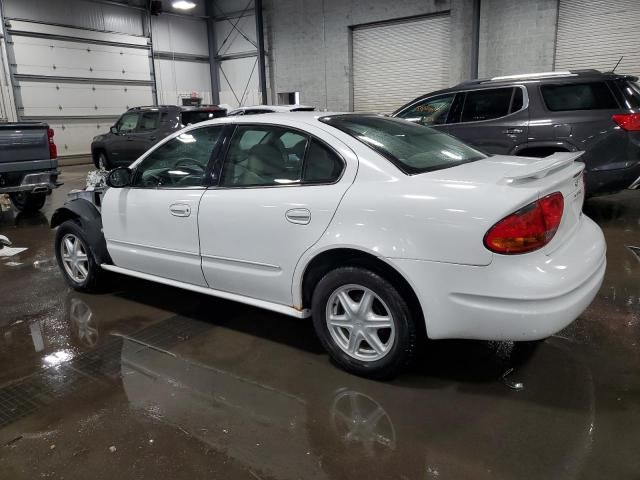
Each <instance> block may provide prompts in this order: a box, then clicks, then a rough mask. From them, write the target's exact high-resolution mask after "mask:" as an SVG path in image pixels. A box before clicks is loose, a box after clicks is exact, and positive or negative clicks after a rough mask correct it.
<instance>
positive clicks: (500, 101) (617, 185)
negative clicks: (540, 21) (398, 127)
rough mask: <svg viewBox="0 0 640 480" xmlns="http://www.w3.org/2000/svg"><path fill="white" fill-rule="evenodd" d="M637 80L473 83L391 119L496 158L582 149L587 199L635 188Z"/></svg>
mask: <svg viewBox="0 0 640 480" xmlns="http://www.w3.org/2000/svg"><path fill="white" fill-rule="evenodd" d="M637 80H638V79H637V77H633V76H629V75H619V74H614V73H601V72H599V71H597V70H581V71H571V72H548V73H539V74H530V75H512V76H505V77H496V78H492V79H488V80H472V81H469V82H464V83H461V84H459V85H456V86H455V87H453V88H449V89H446V90H440V91H437V92H433V93H429V94H427V95H424V96H422V97H419V98H417V99H415V100H413V101H412V102H410V103H408V104H407V105H405V106H403V107H401V108H400V109H398V110H397V111H396V112H394V113H393V116H395V117H400V118H404V119H406V120H409V121H412V122H416V123H420V124H422V125H427V126H430V127H434V128H437V129H438V130H442V131H445V132H447V133H450V134H451V135H455V136H456V137H459V138H461V139H462V140H464V141H465V142H467V143H470V144H472V145H475V146H476V147H478V148H479V149H481V150H484V151H485V152H487V153H489V154H491V153H495V154H498V153H499V154H512V155H522V156H532V157H544V156H547V155H550V154H552V153H553V152H564V151H578V150H584V151H585V153H584V155H582V157H580V161H582V162H584V163H585V164H586V174H585V181H586V189H587V194H588V195H596V194H602V193H613V192H617V191H619V190H622V189H625V188H638V185H639V183H640V113H638V112H640V86H639V85H638V84H637V83H636V82H637Z"/></svg>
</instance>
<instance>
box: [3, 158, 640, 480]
mask: <svg viewBox="0 0 640 480" xmlns="http://www.w3.org/2000/svg"><path fill="white" fill-rule="evenodd" d="M87 168H88V167H86V166H73V167H67V168H65V169H63V175H62V180H63V181H64V182H65V186H64V187H62V188H61V189H59V190H57V191H56V192H54V194H53V195H52V197H51V198H50V199H49V201H48V203H47V205H46V208H45V209H44V210H43V212H42V214H38V215H33V216H24V215H17V214H16V213H15V212H14V211H13V210H11V209H9V210H6V209H5V210H3V211H0V233H1V234H5V235H8V236H9V237H10V238H11V239H12V240H13V242H14V245H15V246H18V247H28V250H27V251H26V252H24V253H23V254H20V255H18V256H16V257H12V258H11V259H9V260H7V259H2V260H0V478H7V479H9V478H11V479H22V478H25V479H26V478H29V479H33V478H40V477H46V478H55V479H62V478H67V479H69V478H93V479H102V478H104V479H113V478H122V479H129V478H156V479H164V478H170V479H195V478H198V479H200V478H208V479H213V478H221V479H330V478H370V479H378V478H379V479H392V478H394V479H430V478H438V479H456V480H457V479H467V478H473V479H484V478H492V479H495V478H497V479H514V478H518V479H576V478H580V479H603V478H611V479H614V478H615V479H618V480H620V479H637V478H639V477H640V455H638V446H639V445H640V257H638V256H636V255H635V254H634V253H633V252H632V251H631V250H630V249H628V248H627V246H628V245H640V192H630V191H627V192H623V193H621V194H618V195H615V196H610V197H602V198H597V199H593V200H591V201H589V202H588V204H587V205H586V207H585V211H586V212H587V214H588V215H590V216H591V217H592V218H594V219H595V220H596V221H597V222H598V223H599V224H600V225H601V227H602V228H603V229H604V231H605V235H606V237H607V242H608V247H609V250H608V255H607V256H608V262H609V266H608V271H607V276H606V278H605V281H604V285H603V287H602V289H601V291H600V293H599V295H598V297H597V299H596V300H595V302H594V303H593V304H592V306H591V307H590V308H589V309H588V310H587V311H586V312H585V313H584V314H583V315H582V316H581V318H580V319H578V320H577V321H576V322H575V323H574V324H573V325H571V326H570V327H569V328H567V329H566V330H565V331H563V332H561V333H560V334H558V335H556V336H554V337H553V338H550V339H548V340H546V341H545V342H544V343H542V344H540V345H539V346H538V348H536V349H525V348H520V347H514V346H513V345H512V344H508V343H496V342H469V341H446V342H431V344H430V345H429V347H430V348H429V350H428V351H427V352H426V353H425V354H424V355H423V357H422V358H421V360H420V362H419V365H418V366H416V368H415V369H414V370H413V371H412V372H410V373H408V374H406V375H404V376H402V377H401V378H399V379H397V380H396V381H394V382H391V383H379V382H373V381H368V380H364V379H360V378H357V377H353V376H350V375H348V374H346V373H344V372H342V371H340V370H338V369H337V368H335V367H334V366H332V365H331V364H330V362H329V361H328V359H327V356H326V355H325V354H324V353H323V352H322V351H321V349H320V347H319V344H318V343H317V341H316V339H315V337H314V334H313V330H312V327H311V325H310V323H309V322H308V321H301V320H295V319H291V318H288V317H283V316H279V315H276V314H273V313H268V312H264V311H261V310H257V309H254V308H250V307H246V306H243V305H240V304H235V303H231V302H227V301H221V300H217V299H214V298H210V297H206V296H201V295H196V294H192V293H188V292H184V291H180V290H177V289H173V288H169V287H164V286H159V285H155V284H151V283H146V282H142V281H139V280H132V279H126V278H120V277H118V278H114V280H113V287H112V289H111V292H110V293H106V294H101V295H84V294H78V293H75V292H73V291H71V290H69V289H68V288H67V287H66V286H65V284H64V283H63V281H62V278H61V277H60V274H59V273H58V270H57V266H56V265H55V260H54V259H53V252H52V243H53V232H52V231H51V230H50V229H49V228H48V226H47V222H48V220H49V218H50V216H51V214H52V212H53V210H54V208H55V207H57V206H59V205H61V204H62V203H63V201H64V198H65V195H66V192H67V191H68V190H69V189H70V188H72V187H79V186H81V185H82V184H83V181H84V176H85V173H86V169H87ZM510 368H514V371H513V373H511V374H510V375H509V376H507V377H506V379H504V380H502V379H501V376H502V374H503V373H504V372H505V371H507V370H508V369H510ZM518 382H521V383H522V384H523V386H524V388H523V389H521V390H517V389H515V388H513V387H515V386H516V385H515V384H516V383H518Z"/></svg>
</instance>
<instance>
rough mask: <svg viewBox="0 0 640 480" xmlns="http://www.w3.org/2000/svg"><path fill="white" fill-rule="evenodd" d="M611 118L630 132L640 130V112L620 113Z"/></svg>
mask: <svg viewBox="0 0 640 480" xmlns="http://www.w3.org/2000/svg"><path fill="white" fill-rule="evenodd" d="M611 118H612V119H613V121H614V122H616V123H617V124H618V125H619V126H620V128H622V129H623V130H627V131H628V132H637V131H640V113H620V114H617V115H614V116H613V117H611Z"/></svg>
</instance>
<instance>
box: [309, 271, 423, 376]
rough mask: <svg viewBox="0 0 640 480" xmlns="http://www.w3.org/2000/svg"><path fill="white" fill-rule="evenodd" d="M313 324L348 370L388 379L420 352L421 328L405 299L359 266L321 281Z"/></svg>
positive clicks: (327, 345)
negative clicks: (418, 329) (419, 330)
mask: <svg viewBox="0 0 640 480" xmlns="http://www.w3.org/2000/svg"><path fill="white" fill-rule="evenodd" d="M312 313H313V324H314V327H315V330H316V333H317V334H318V337H319V338H320V341H321V343H322V344H323V346H324V348H325V349H326V350H327V352H328V353H329V355H330V356H331V358H332V360H333V361H334V362H335V363H337V364H338V365H339V366H340V367H342V368H343V369H345V370H347V371H348V372H351V373H354V374H356V375H361V376H365V377H369V378H377V379H388V378H392V377H394V376H396V375H398V374H399V373H400V372H402V371H403V370H404V369H405V368H406V367H407V366H408V365H409V364H410V363H411V361H412V360H413V358H414V356H415V353H416V349H417V347H416V344H417V328H416V322H415V319H414V318H413V316H412V314H411V312H410V310H409V307H408V305H407V302H406V301H405V299H404V298H403V296H402V295H401V294H400V293H399V292H398V290H397V289H396V288H395V287H394V286H393V285H391V283H389V282H388V281H387V280H386V279H384V278H383V277H381V276H380V275H378V274H377V273H374V272H372V271H370V270H366V269H364V268H360V267H342V268H338V269H336V270H333V271H331V272H329V273H327V274H326V275H325V276H324V277H323V278H322V279H321V280H320V282H318V285H317V286H316V289H315V291H314V294H313V300H312Z"/></svg>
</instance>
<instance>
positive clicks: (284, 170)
mask: <svg viewBox="0 0 640 480" xmlns="http://www.w3.org/2000/svg"><path fill="white" fill-rule="evenodd" d="M307 142H308V137H307V135H305V134H303V133H301V132H298V131H296V130H290V129H287V128H283V127H275V126H271V125H240V126H238V127H237V128H236V131H235V132H234V134H233V138H232V139H231V144H230V145H229V152H228V154H227V158H226V160H225V163H224V167H223V171H222V180H221V185H222V186H224V187H247V186H275V185H287V184H292V183H300V181H301V179H302V165H303V159H304V154H305V151H306V148H307Z"/></svg>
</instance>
